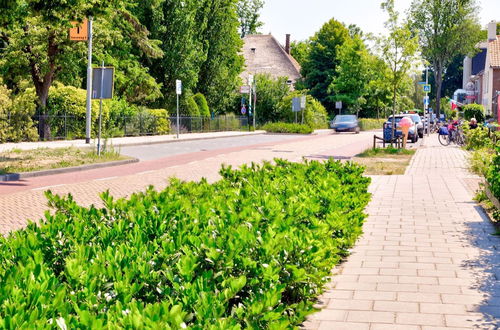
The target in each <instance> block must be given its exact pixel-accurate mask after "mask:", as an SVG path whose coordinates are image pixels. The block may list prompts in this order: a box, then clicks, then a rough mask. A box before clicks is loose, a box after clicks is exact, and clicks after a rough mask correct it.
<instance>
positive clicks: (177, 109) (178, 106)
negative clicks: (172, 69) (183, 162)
mask: <svg viewBox="0 0 500 330" xmlns="http://www.w3.org/2000/svg"><path fill="white" fill-rule="evenodd" d="M177 138H179V94H177Z"/></svg>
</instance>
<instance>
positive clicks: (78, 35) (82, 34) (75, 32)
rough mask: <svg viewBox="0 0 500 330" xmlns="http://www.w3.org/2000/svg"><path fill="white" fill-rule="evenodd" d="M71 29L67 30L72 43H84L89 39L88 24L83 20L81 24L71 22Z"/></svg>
mask: <svg viewBox="0 0 500 330" xmlns="http://www.w3.org/2000/svg"><path fill="white" fill-rule="evenodd" d="M71 24H73V27H72V28H71V29H69V39H70V40H74V41H86V40H88V39H89V23H88V21H87V20H86V19H85V20H84V21H83V23H80V22H72V23H71Z"/></svg>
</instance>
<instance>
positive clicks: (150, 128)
mask: <svg viewBox="0 0 500 330" xmlns="http://www.w3.org/2000/svg"><path fill="white" fill-rule="evenodd" d="M248 123H249V122H248V117H237V116H234V115H223V116H216V117H213V118H212V117H179V131H180V133H181V134H183V133H203V132H218V131H238V130H249V129H250V127H249V125H248ZM20 124H21V125H20ZM12 127H17V128H16V129H18V130H19V129H20V128H19V127H24V129H28V128H30V127H32V128H35V129H36V130H38V135H39V136H40V137H43V139H44V140H71V139H82V138H85V117H82V116H70V115H58V116H52V115H40V116H39V115H36V116H33V117H31V118H30V117H26V116H25V117H23V118H21V117H16V116H11V115H6V116H2V117H0V137H1V136H2V132H1V131H2V130H5V129H9V128H12ZM97 130H98V119H97V118H92V136H96V135H97ZM176 132H177V117H164V116H158V115H155V114H151V113H139V114H137V115H134V116H113V115H111V116H110V117H106V118H103V122H102V136H103V137H105V138H111V137H122V136H145V135H164V134H175V133H176ZM21 135H22V134H21ZM0 142H7V141H0Z"/></svg>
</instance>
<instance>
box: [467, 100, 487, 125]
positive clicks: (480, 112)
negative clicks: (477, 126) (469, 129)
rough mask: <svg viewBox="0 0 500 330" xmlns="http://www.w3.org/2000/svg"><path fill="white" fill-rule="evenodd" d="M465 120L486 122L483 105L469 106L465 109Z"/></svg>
mask: <svg viewBox="0 0 500 330" xmlns="http://www.w3.org/2000/svg"><path fill="white" fill-rule="evenodd" d="M463 111H464V118H465V119H466V120H470V119H471V118H476V119H477V122H478V123H483V122H484V107H483V105H482V104H467V105H465V106H464V107H463Z"/></svg>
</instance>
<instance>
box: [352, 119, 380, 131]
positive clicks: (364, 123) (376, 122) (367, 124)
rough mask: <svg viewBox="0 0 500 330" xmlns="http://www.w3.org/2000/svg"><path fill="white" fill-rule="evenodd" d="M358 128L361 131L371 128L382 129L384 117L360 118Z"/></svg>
mask: <svg viewBox="0 0 500 330" xmlns="http://www.w3.org/2000/svg"><path fill="white" fill-rule="evenodd" d="M358 122H359V128H361V130H362V131H370V130H373V129H382V128H383V126H384V123H385V122H386V119H374V118H360V119H359V121H358Z"/></svg>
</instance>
